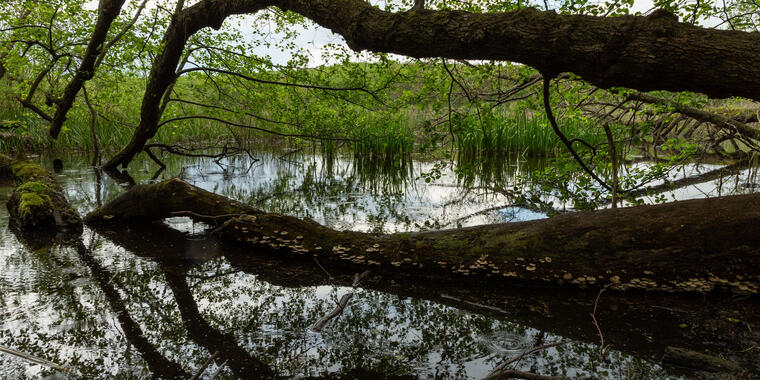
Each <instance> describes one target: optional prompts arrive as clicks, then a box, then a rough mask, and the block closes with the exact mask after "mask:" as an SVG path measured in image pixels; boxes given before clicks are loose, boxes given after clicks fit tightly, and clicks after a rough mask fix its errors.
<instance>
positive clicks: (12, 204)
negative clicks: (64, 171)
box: [0, 154, 82, 232]
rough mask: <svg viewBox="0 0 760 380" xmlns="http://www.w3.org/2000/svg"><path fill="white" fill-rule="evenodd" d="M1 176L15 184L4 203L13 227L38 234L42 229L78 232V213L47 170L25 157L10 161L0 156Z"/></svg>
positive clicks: (80, 222) (79, 227)
mask: <svg viewBox="0 0 760 380" xmlns="http://www.w3.org/2000/svg"><path fill="white" fill-rule="evenodd" d="M3 175H5V176H6V177H9V178H11V179H12V180H13V182H15V185H16V187H15V189H14V191H13V194H12V195H11V197H10V198H9V199H8V202H7V203H6V206H7V208H8V212H9V213H10V219H11V224H12V225H14V226H17V227H19V228H21V229H36V230H37V231H38V232H41V231H40V230H41V229H50V230H69V231H72V232H78V231H81V229H82V220H81V219H80V217H79V214H78V213H77V212H76V211H75V210H74V209H73V208H72V207H71V205H70V204H69V203H68V201H67V200H66V196H65V195H64V193H63V189H62V188H61V186H60V185H59V184H58V182H57V181H56V180H55V178H54V177H53V176H52V175H51V174H50V173H49V172H48V171H47V170H45V169H43V168H41V167H40V166H39V165H37V164H36V163H34V162H32V161H30V160H28V159H26V158H24V157H19V158H15V159H13V158H10V157H8V156H5V155H2V154H0V176H3Z"/></svg>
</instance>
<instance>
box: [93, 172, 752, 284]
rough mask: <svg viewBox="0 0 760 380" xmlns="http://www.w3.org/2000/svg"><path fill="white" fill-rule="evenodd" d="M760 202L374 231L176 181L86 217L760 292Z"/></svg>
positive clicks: (564, 275) (530, 271)
mask: <svg viewBox="0 0 760 380" xmlns="http://www.w3.org/2000/svg"><path fill="white" fill-rule="evenodd" d="M759 206H760V194H752V195H741V196H730V197H721V198H710V199H701V200H691V201H683V202H674V203H668V204H664V205H657V206H639V207H632V208H623V209H614V210H601V211H593V212H584V213H580V212H579V213H572V214H566V215H562V216H558V217H555V218H551V219H544V220H536V221H527V222H520V223H507V224H495V225H486V226H478V227H468V228H460V229H453V230H444V231H434V232H418V233H398V234H390V235H376V234H368V233H360V232H351V231H336V230H332V229H329V228H326V227H324V226H321V225H319V224H318V223H316V222H314V221H311V220H302V219H298V218H294V217H290V216H284V215H277V214H269V213H264V212H261V211H258V210H255V209H253V208H251V207H249V206H246V205H242V204H240V203H238V202H235V201H232V200H229V199H227V198H224V197H222V196H219V195H216V194H213V193H210V192H207V191H205V190H202V189H199V188H197V187H195V186H193V185H190V184H188V183H186V182H183V181H181V180H178V179H173V180H167V181H164V182H161V183H158V184H152V185H139V186H136V187H134V188H133V189H131V190H130V191H128V192H126V193H124V194H122V195H121V196H119V197H118V198H116V199H114V200H113V201H111V202H109V203H108V204H106V205H104V206H103V207H101V208H99V209H97V210H95V211H93V212H92V213H90V215H88V216H87V218H86V221H87V222H88V223H91V224H99V223H106V222H111V223H113V222H127V221H129V222H140V221H149V220H157V219H162V218H165V217H170V216H178V215H186V216H190V217H193V218H195V219H198V220H203V221H206V222H209V223H212V224H215V225H218V226H219V227H218V228H217V230H216V232H217V233H218V234H219V235H220V236H221V237H223V238H225V239H228V240H236V241H239V242H241V243H244V244H249V245H252V246H254V247H256V248H257V249H258V250H260V251H268V252H271V253H275V254H277V255H284V256H287V257H292V258H298V257H303V258H307V259H309V260H311V258H312V257H314V258H317V259H318V260H329V261H331V262H334V263H337V264H340V265H343V266H346V267H349V268H354V270H355V271H357V272H358V271H362V270H364V269H367V268H369V269H378V270H381V271H388V272H395V273H404V274H408V275H413V276H417V277H420V278H427V279H430V280H433V281H435V280H436V279H441V278H445V279H450V278H460V279H468V278H471V279H476V280H482V281H486V282H493V283H495V284H519V283H522V284H529V285H530V284H534V285H540V286H544V287H546V286H567V285H570V286H579V287H582V288H583V287H587V286H589V285H591V286H608V287H610V288H612V289H616V290H656V291H668V292H708V291H712V290H715V289H721V290H729V291H732V292H736V293H745V294H750V293H757V291H758V285H759V284H760V273H758V270H757V268H760V266H759V264H760V223H758V222H760V207H759Z"/></svg>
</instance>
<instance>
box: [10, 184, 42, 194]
mask: <svg viewBox="0 0 760 380" xmlns="http://www.w3.org/2000/svg"><path fill="white" fill-rule="evenodd" d="M49 190H50V188H49V187H48V185H46V184H44V183H42V182H37V181H32V182H26V183H24V184H23V185H21V186H19V187H18V188H16V191H18V192H19V193H37V194H45V193H47V192H48V191H49Z"/></svg>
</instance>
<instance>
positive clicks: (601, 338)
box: [591, 287, 607, 354]
mask: <svg viewBox="0 0 760 380" xmlns="http://www.w3.org/2000/svg"><path fill="white" fill-rule="evenodd" d="M605 290H607V287H604V288H601V289H600V290H599V294H597V295H596V300H595V301H594V311H592V312H591V322H593V323H594V327H596V331H597V333H598V334H599V341H600V343H599V352H600V353H601V354H604V349H605V348H607V346H605V344H604V334H602V328H601V327H599V321H597V320H596V308H597V306H599V298H601V297H602V293H603V292H604V291H605Z"/></svg>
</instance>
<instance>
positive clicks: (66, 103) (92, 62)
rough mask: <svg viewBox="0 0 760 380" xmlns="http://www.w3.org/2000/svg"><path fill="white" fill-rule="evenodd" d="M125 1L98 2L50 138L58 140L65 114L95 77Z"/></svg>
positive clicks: (57, 112) (52, 126) (55, 116)
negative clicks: (83, 87)
mask: <svg viewBox="0 0 760 380" xmlns="http://www.w3.org/2000/svg"><path fill="white" fill-rule="evenodd" d="M124 1H125V0H100V3H99V4H98V21H97V22H96V23H95V29H94V30H93V32H92V35H91V36H90V42H89V43H88V44H87V50H85V53H84V57H83V58H82V62H81V63H80V64H79V67H78V68H77V71H76V74H74V78H72V79H71V81H70V82H69V84H68V85H67V86H66V89H65V90H64V92H63V96H62V97H61V100H60V102H58V105H57V107H56V110H55V115H54V116H53V120H52V122H51V124H50V136H51V137H53V138H54V139H55V138H58V134H59V133H61V127H63V122H64V121H66V114H68V113H69V110H70V109H71V107H72V106H73V105H74V100H75V99H76V97H77V94H78V93H79V91H80V90H81V89H82V86H84V83H85V82H87V81H88V80H90V79H92V77H93V76H94V75H95V68H96V62H97V61H98V57H99V56H100V54H101V52H102V51H103V44H104V43H105V41H106V37H107V36H108V31H109V30H110V29H111V24H112V23H113V21H114V20H115V19H116V17H118V16H119V12H121V7H122V6H123V5H124Z"/></svg>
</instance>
